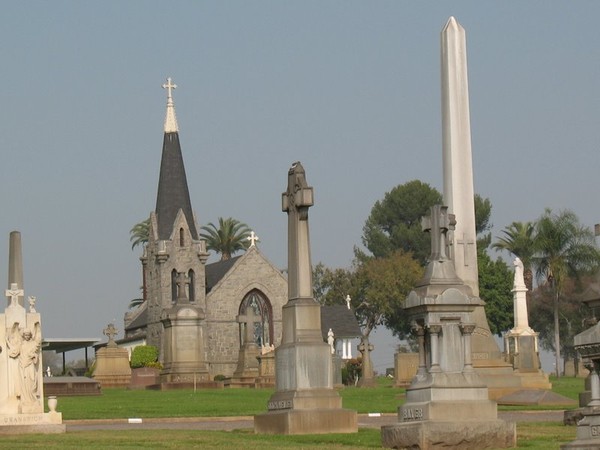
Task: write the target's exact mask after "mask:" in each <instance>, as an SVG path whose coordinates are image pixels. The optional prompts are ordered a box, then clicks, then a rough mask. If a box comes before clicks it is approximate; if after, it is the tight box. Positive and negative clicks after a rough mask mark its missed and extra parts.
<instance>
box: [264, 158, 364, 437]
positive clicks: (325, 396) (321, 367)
mask: <svg viewBox="0 0 600 450" xmlns="http://www.w3.org/2000/svg"><path fill="white" fill-rule="evenodd" d="M313 203H314V202H313V189H312V187H310V186H308V183H307V182H306V174H305V171H304V168H303V167H302V164H300V162H295V163H294V164H293V165H292V167H291V168H290V169H289V171H288V187H287V190H286V192H284V193H283V195H282V209H283V211H284V212H286V213H287V215H288V302H287V303H286V304H285V305H284V306H283V311H282V318H283V330H282V339H281V345H280V346H279V347H278V348H276V349H275V370H276V374H275V380H276V391H275V393H274V394H273V395H272V396H271V399H270V400H269V403H268V409H269V411H268V412H267V413H265V414H261V415H257V416H255V417H254V430H255V432H257V433H270V434H320V433H355V432H357V431H358V426H357V415H356V411H350V410H347V409H342V399H341V398H340V396H339V395H338V393H337V392H336V391H335V390H334V389H333V378H332V371H331V364H332V362H331V354H330V347H329V345H328V344H327V343H326V342H323V337H322V335H321V306H320V305H319V304H318V303H317V302H316V301H315V299H314V298H313V286H312V267H311V261H310V239H309V229H308V209H309V208H310V207H311V206H312V205H313Z"/></svg>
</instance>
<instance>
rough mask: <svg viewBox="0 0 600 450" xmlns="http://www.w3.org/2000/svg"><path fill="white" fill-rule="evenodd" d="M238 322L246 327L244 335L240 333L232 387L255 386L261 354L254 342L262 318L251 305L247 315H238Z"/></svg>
mask: <svg viewBox="0 0 600 450" xmlns="http://www.w3.org/2000/svg"><path fill="white" fill-rule="evenodd" d="M236 320H237V321H238V323H240V324H243V325H244V327H243V328H244V334H243V335H242V333H240V352H239V355H238V363H237V367H236V369H235V372H234V373H233V378H232V380H231V384H232V386H236V385H237V386H241V385H250V386H254V384H255V383H256V379H257V378H258V376H259V373H258V372H259V371H258V369H259V367H258V366H259V364H258V359H257V357H258V356H259V354H260V349H259V348H258V345H257V344H256V342H255V340H254V326H255V324H257V323H261V321H262V317H261V316H259V315H257V314H255V312H254V309H253V308H252V306H250V305H249V306H248V309H247V310H246V314H240V315H238V316H237V317H236Z"/></svg>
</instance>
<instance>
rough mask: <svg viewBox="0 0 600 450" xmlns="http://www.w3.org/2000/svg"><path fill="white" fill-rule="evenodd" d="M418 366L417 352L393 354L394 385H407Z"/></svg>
mask: <svg viewBox="0 0 600 450" xmlns="http://www.w3.org/2000/svg"><path fill="white" fill-rule="evenodd" d="M418 368H419V354H418V353H396V354H395V355H394V378H395V385H396V386H399V387H400V386H408V385H409V384H410V382H411V381H412V379H413V378H414V377H415V375H416V374H417V369H418Z"/></svg>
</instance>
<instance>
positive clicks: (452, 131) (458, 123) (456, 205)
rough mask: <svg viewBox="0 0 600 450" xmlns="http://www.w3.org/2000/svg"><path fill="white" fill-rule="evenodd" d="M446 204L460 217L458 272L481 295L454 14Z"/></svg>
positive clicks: (463, 73)
mask: <svg viewBox="0 0 600 450" xmlns="http://www.w3.org/2000/svg"><path fill="white" fill-rule="evenodd" d="M441 47H442V149H443V150H442V151H443V167H444V203H445V205H446V206H448V212H450V213H452V214H454V215H455V217H456V228H455V230H454V233H453V234H452V236H450V238H449V239H450V256H451V258H452V260H453V261H454V265H455V269H456V274H457V275H458V277H459V278H461V279H462V280H463V281H464V282H465V284H466V285H468V286H470V287H471V289H473V294H474V295H475V296H479V279H478V275H477V241H476V232H475V202H474V191H473V161H472V156H471V121H470V115H469V85H468V79H467V46H466V39H465V30H464V28H463V27H461V26H460V24H459V23H458V22H457V21H456V19H455V18H454V17H450V19H448V23H446V26H445V27H444V29H443V30H442V46H441Z"/></svg>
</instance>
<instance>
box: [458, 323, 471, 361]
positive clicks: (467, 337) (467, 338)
mask: <svg viewBox="0 0 600 450" xmlns="http://www.w3.org/2000/svg"><path fill="white" fill-rule="evenodd" d="M460 331H461V332H462V335H463V341H464V349H465V366H464V368H463V372H473V363H472V361H471V335H472V334H473V331H475V324H461V325H460Z"/></svg>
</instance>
